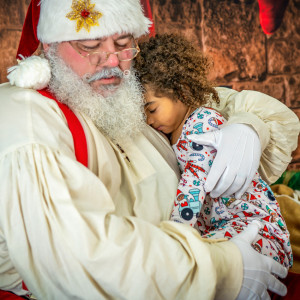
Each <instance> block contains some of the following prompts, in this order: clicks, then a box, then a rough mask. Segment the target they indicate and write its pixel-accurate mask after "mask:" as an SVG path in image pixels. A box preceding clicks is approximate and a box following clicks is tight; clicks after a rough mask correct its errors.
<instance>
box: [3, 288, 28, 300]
mask: <svg viewBox="0 0 300 300" xmlns="http://www.w3.org/2000/svg"><path fill="white" fill-rule="evenodd" d="M0 299H1V300H21V299H23V300H24V298H23V297H20V296H17V295H15V294H13V293H11V292H7V291H2V290H0Z"/></svg>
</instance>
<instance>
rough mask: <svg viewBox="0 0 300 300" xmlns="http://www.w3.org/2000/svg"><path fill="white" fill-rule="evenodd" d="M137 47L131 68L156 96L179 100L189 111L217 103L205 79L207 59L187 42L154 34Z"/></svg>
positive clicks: (175, 36)
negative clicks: (139, 50) (132, 67)
mask: <svg viewBox="0 0 300 300" xmlns="http://www.w3.org/2000/svg"><path fill="white" fill-rule="evenodd" d="M139 46H140V49H141V52H140V53H139V55H138V56H137V58H136V61H135V65H134V67H135V69H136V71H137V77H138V78H139V80H140V81H141V83H142V85H143V86H145V85H148V86H149V87H150V88H151V89H152V90H153V91H154V93H155V95H156V96H158V97H159V96H168V97H169V98H171V99H172V100H176V99H178V100H180V101H181V102H182V103H184V104H185V105H187V106H188V107H199V106H202V105H205V104H208V103H210V102H212V101H215V102H217V103H219V101H220V100H219V97H218V94H217V92H216V90H215V89H214V87H213V83H212V82H210V81H209V80H208V79H207V73H208V71H209V69H210V65H211V63H210V61H209V59H208V58H207V57H205V56H204V55H203V54H202V53H201V52H200V51H199V50H198V49H196V48H195V47H194V46H193V45H192V43H191V42H189V41H188V40H187V39H186V38H184V37H183V36H180V35H176V34H157V35H156V36H155V37H151V38H150V39H148V40H146V41H144V42H141V43H140V45H139Z"/></svg>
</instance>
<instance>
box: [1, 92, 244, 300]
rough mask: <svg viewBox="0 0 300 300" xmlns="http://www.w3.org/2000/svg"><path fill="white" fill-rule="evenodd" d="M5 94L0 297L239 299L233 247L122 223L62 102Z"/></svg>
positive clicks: (165, 227)
mask: <svg viewBox="0 0 300 300" xmlns="http://www.w3.org/2000/svg"><path fill="white" fill-rule="evenodd" d="M11 90H13V91H11ZM0 93H1V97H0V99H1V110H0V126H1V131H0V140H1V143H0V195H1V197H0V205H1V207H0V288H1V289H6V290H17V287H19V286H20V282H21V280H24V282H25V284H26V285H27V287H28V289H29V290H30V291H31V292H32V293H33V294H34V295H35V296H36V297H37V298H38V299H195V298H196V297H200V298H203V299H214V298H215V296H216V295H217V296H219V297H220V299H234V298H235V297H236V296H237V294H238V293H239V289H240V287H241V282H242V272H243V266H242V258H241V255H240V252H239V250H238V248H237V247H236V246H235V245H234V244H233V243H231V242H222V243H220V242H219V243H212V242H207V241H204V240H202V239H201V237H200V236H199V234H198V232H197V231H196V230H195V229H193V228H189V227H188V226H184V225H182V224H176V223H174V222H171V221H163V222H161V223H159V224H152V223H150V222H146V221H144V220H143V219H142V218H137V217H134V216H132V215H128V214H126V215H120V213H119V214H117V213H116V208H115V203H114V200H113V199H112V198H111V194H110V193H109V191H108V189H107V187H106V185H105V184H104V183H103V182H104V181H102V180H100V178H99V177H98V176H96V175H95V174H94V173H93V172H91V171H90V170H89V169H87V168H86V167H84V166H83V165H81V164H80V163H79V162H77V161H76V159H75V155H74V149H73V139H72V136H71V133H70V131H69V129H68V126H67V123H66V121H65V119H64V116H63V115H62V113H61V112H60V110H59V108H58V106H57V105H56V103H52V102H53V101H50V100H47V99H40V97H41V96H40V95H38V93H36V92H33V91H29V90H22V89H20V90H18V89H14V88H6V89H5V88H3V87H0ZM12 117H13V118H12ZM12 120H13V121H12ZM101 157H102V159H103V160H104V159H107V160H109V157H108V156H107V153H105V152H104V151H103V153H102V156H101ZM105 157H106V158H105ZM103 172H104V170H103ZM151 178H152V177H151ZM153 180H155V177H153ZM157 196H158V197H159V195H157ZM130 201H134V199H128V202H129V203H130ZM161 201H172V199H170V200H168V199H161ZM150 211H151V213H155V212H154V211H153V210H151V209H150ZM144 213H145V214H147V213H149V207H148V210H147V209H145V211H144ZM157 214H159V212H158V211H157ZM232 256H234V257H235V262H236V263H235V264H234V265H232Z"/></svg>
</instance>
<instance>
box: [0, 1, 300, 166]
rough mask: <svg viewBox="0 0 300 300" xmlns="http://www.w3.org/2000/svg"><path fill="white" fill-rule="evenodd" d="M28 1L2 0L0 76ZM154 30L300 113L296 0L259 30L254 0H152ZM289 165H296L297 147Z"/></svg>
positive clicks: (226, 78) (228, 79)
mask: <svg viewBox="0 0 300 300" xmlns="http://www.w3.org/2000/svg"><path fill="white" fill-rule="evenodd" d="M29 3H30V0H0V4H1V5H0V56H1V58H2V59H1V60H0V81H1V82H5V81H7V80H6V69H7V67H9V66H12V65H14V64H15V53H16V49H17V46H18V41H19V38H20V35H21V30H22V23H23V20H24V18H25V14H26V10H27V7H28V5H29ZM150 4H151V7H152V12H153V18H154V23H155V26H156V31H157V32H170V31H175V32H181V33H183V34H185V35H187V36H188V37H189V38H190V39H193V40H194V41H195V42H196V43H197V44H198V46H199V48H200V49H201V50H202V51H204V52H205V53H206V54H208V55H210V56H211V57H212V58H213V60H214V63H215V65H214V70H213V72H212V74H211V78H212V79H214V80H215V81H216V82H217V83H218V84H219V85H226V86H230V87H232V88H234V89H236V90H242V89H253V90H257V91H261V92H263V93H266V94H268V95H271V96H273V97H275V98H277V99H279V100H280V101H282V102H283V103H285V104H286V105H287V106H288V107H290V108H291V109H292V110H293V111H294V112H295V113H296V114H297V115H298V116H299V117H300V96H299V95H300V0H289V4H288V7H287V9H286V12H285V15H284V19H283V22H282V25H281V27H280V28H279V29H278V30H277V31H276V32H275V34H273V35H272V36H270V37H267V36H266V35H265V34H264V33H263V32H262V30H261V27H260V24H259V15H258V4H257V1H256V0H185V1H182V0H150ZM289 168H290V169H299V170H300V147H298V149H297V150H296V151H295V152H294V154H293V161H292V163H291V164H290V166H289Z"/></svg>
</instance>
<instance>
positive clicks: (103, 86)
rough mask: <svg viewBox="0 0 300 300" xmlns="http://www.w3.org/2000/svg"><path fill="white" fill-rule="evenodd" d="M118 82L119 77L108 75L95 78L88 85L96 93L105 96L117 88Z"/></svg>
mask: <svg viewBox="0 0 300 300" xmlns="http://www.w3.org/2000/svg"><path fill="white" fill-rule="evenodd" d="M120 83H121V78H119V77H110V78H102V79H99V80H95V81H94V82H92V83H91V84H90V85H91V87H92V88H93V89H94V90H95V91H96V92H97V93H100V94H101V95H102V96H104V97H105V96H107V95H110V94H111V93H114V92H115V91H116V90H117V89H118V87H119V85H120Z"/></svg>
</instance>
